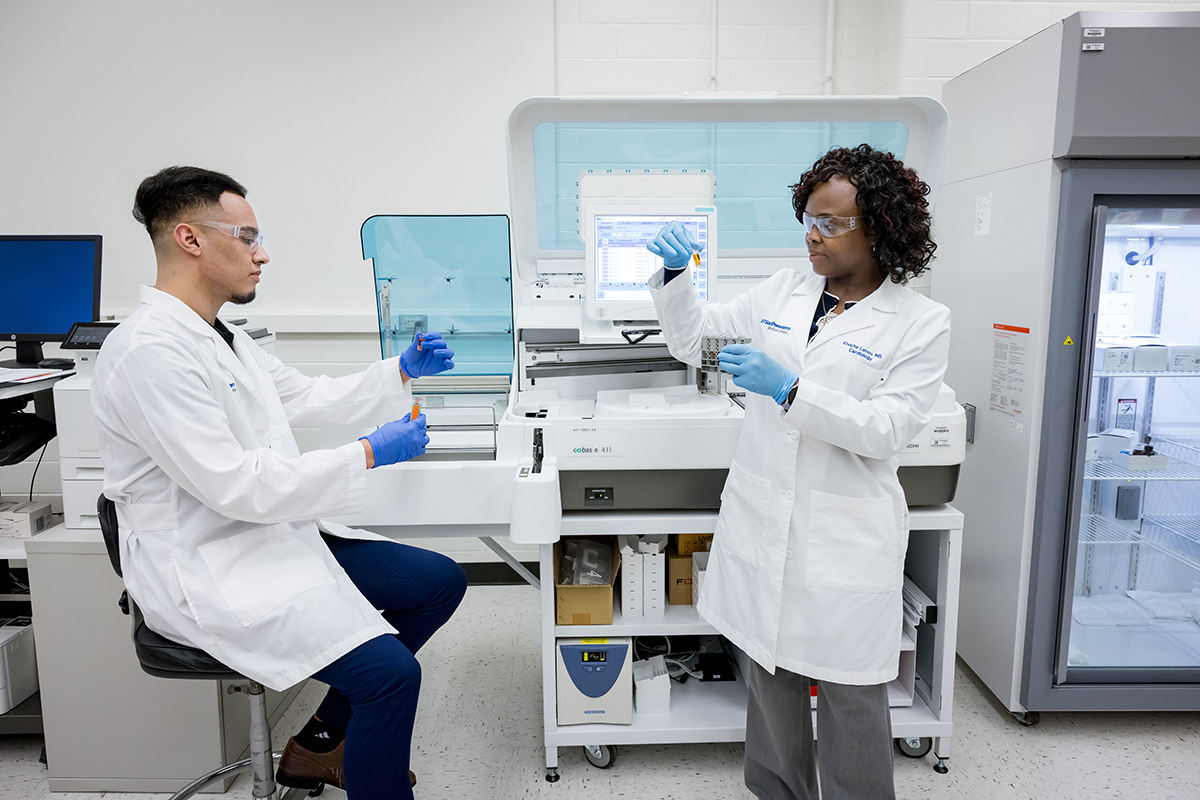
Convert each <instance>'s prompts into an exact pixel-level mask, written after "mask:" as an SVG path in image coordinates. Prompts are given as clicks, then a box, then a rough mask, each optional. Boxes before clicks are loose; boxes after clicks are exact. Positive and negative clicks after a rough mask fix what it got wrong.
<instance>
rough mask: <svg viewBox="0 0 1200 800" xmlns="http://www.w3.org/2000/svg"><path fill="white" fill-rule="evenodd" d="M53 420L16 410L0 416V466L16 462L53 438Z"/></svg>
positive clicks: (22, 459)
mask: <svg viewBox="0 0 1200 800" xmlns="http://www.w3.org/2000/svg"><path fill="white" fill-rule="evenodd" d="M54 434H55V429H54V423H53V422H47V421H46V420H44V419H42V418H41V417H39V416H37V415H36V414H26V413H22V412H17V413H13V414H6V415H3V416H0V467H3V466H7V465H9V464H18V463H20V462H22V461H24V460H25V459H26V458H28V457H29V456H30V454H32V453H33V452H34V451H35V450H37V449H38V448H39V447H41V446H42V445H44V444H46V443H47V442H49V441H50V440H51V439H53V438H54Z"/></svg>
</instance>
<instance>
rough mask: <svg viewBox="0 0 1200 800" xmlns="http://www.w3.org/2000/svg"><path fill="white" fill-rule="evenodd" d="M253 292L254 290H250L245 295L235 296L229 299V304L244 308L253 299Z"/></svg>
mask: <svg viewBox="0 0 1200 800" xmlns="http://www.w3.org/2000/svg"><path fill="white" fill-rule="evenodd" d="M254 292H255V290H254V289H251V290H250V291H249V292H248V293H246V294H236V295H234V296H233V297H231V298H229V302H231V303H233V304H234V305H235V306H244V305H246V304H247V303H249V302H250V301H251V300H253V299H254Z"/></svg>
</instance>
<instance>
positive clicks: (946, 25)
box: [0, 0, 1200, 560]
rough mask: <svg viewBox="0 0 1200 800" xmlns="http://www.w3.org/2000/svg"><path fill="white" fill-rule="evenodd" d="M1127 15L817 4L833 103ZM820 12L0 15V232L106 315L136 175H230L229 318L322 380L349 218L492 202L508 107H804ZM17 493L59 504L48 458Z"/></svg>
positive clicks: (644, 0) (350, 287)
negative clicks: (55, 243)
mask: <svg viewBox="0 0 1200 800" xmlns="http://www.w3.org/2000/svg"><path fill="white" fill-rule="evenodd" d="M714 3H715V6H714ZM714 9H715V15H716V27H715V33H716V36H715V41H716V50H715V58H714V51H713V47H712V44H713V39H714V37H713V33H714V28H713V24H712V20H713V16H714ZM1131 9H1133V10H1151V9H1154V10H1161V9H1166V10H1181V11H1182V10H1200V2H1169V1H1168V2H1161V1H1160V2H1150V0H1141V1H1139V2H1077V3H1065V2H1038V1H1037V0H1005V1H1003V2H982V1H981V2H966V1H965V0H837V2H836V14H835V23H834V53H833V55H834V59H833V71H832V74H833V80H832V84H831V90H832V92H833V93H835V94H926V95H930V96H933V97H938V96H939V95H940V91H941V85H942V84H943V83H944V82H945V81H946V80H948V79H950V78H952V77H954V76H955V75H957V74H959V73H961V72H963V71H965V70H967V69H969V68H970V67H972V66H974V65H976V64H978V63H980V62H982V61H984V60H986V59H987V58H989V57H991V56H992V55H994V54H995V53H998V52H1000V51H1001V50H1003V49H1005V48H1007V47H1009V46H1010V45H1012V44H1014V43H1016V42H1018V41H1020V40H1021V39H1023V38H1026V37H1027V36H1029V35H1031V34H1033V33H1036V32H1037V31H1039V30H1041V29H1043V28H1046V27H1048V26H1049V25H1052V24H1054V22H1056V21H1057V20H1059V19H1062V18H1063V17H1066V16H1068V15H1070V14H1072V13H1074V12H1076V11H1080V10H1114V11H1119V10H1131ZM826 20H827V3H826V2H825V0H504V1H503V2H495V0H443V2H432V1H431V0H345V2H342V3H337V4H334V3H317V2H301V1H300V0H256V2H240V1H239V0H205V1H204V2H190V3H188V2H182V1H181V0H112V1H111V2H107V3H97V2H89V0H0V233H63V232H72V233H79V232H99V233H102V234H103V235H104V237H105V242H104V246H105V253H104V256H105V257H104V270H105V277H104V285H103V310H104V311H105V312H106V313H117V314H122V313H125V312H127V311H128V310H129V309H130V308H132V306H133V305H134V304H135V303H136V291H137V290H136V287H137V285H138V284H139V283H143V282H148V281H150V280H152V276H153V255H152V252H151V249H150V245H149V241H148V239H147V237H146V235H145V232H144V231H142V230H141V229H140V228H138V226H137V225H136V223H134V221H133V220H132V218H131V217H130V215H129V208H130V205H131V202H132V196H133V191H134V189H135V188H136V186H137V183H138V182H139V181H140V180H141V179H142V178H143V177H145V176H146V175H149V174H150V173H152V172H153V171H155V170H157V169H159V168H161V167H163V166H167V165H168V164H175V163H194V164H200V165H203V166H209V167H212V168H215V169H221V170H225V171H228V172H229V173H231V174H232V175H233V176H234V177H235V178H237V179H238V180H240V181H241V182H242V183H244V184H245V185H246V186H247V187H248V189H249V192H250V194H249V199H250V201H251V203H252V204H253V205H254V207H255V209H256V212H257V214H258V218H259V221H260V223H261V224H262V227H263V230H264V231H265V233H266V235H267V237H268V239H267V243H268V250H269V252H270V255H271V257H272V263H271V264H270V265H269V266H268V268H267V271H266V273H265V276H264V277H265V279H264V281H263V283H262V285H261V286H260V289H259V299H258V300H256V301H255V303H254V304H253V305H252V306H250V307H247V308H245V309H242V310H240V311H239V313H244V314H245V315H247V316H250V317H251V318H252V320H253V321H255V322H259V323H265V324H268V325H270V326H271V327H272V328H273V329H274V330H276V331H277V332H278V333H279V343H278V345H277V353H278V354H279V355H280V356H281V357H282V358H284V359H285V360H288V361H290V363H293V364H295V365H296V366H297V367H298V368H300V369H302V370H305V371H307V372H310V373H317V372H328V373H345V372H348V371H351V370H354V369H356V368H357V367H358V366H360V365H361V364H364V363H366V362H367V361H369V360H371V359H373V358H375V357H377V355H378V352H379V347H378V339H377V337H376V336H375V335H374V334H373V333H372V331H373V330H374V327H373V326H374V311H373V309H374V299H373V295H372V285H371V273H370V265H369V264H368V263H367V262H364V261H362V258H361V249H360V245H359V238H358V234H359V228H360V226H361V224H362V222H363V221H364V220H365V219H366V218H367V217H369V216H371V215H373V214H396V213H503V212H506V211H507V210H508V187H507V177H506V173H507V165H506V160H505V138H504V137H505V133H504V131H505V122H506V119H507V116H508V113H509V111H510V110H511V108H512V107H513V106H514V105H515V104H516V103H517V102H518V101H519V100H520V99H522V98H524V97H527V96H531V95H546V94H555V93H558V94H579V93H631V94H656V93H671V94H674V93H679V92H684V91H692V92H704V91H712V90H714V89H715V90H718V91H726V92H755V91H773V92H778V93H780V94H821V93H823V92H824V88H825V85H824V76H825V68H824V65H825V42H826ZM0 289H2V287H0ZM35 461H36V456H35V457H34V458H33V459H31V460H30V461H27V462H26V463H25V464H21V465H17V466H13V467H3V468H0V492H3V493H4V494H8V495H13V494H17V493H24V492H27V491H28V489H29V485H30V479H31V477H32V476H33V474H34V463H35ZM34 491H35V493H36V494H45V495H55V494H58V492H59V484H58V463H57V454H56V449H55V446H54V444H53V443H52V444H51V445H50V447H49V448H48V449H47V452H46V456H45V459H44V461H43V464H42V466H41V467H40V469H39V470H38V472H37V477H36V482H35V485H34ZM442 546H443V547H444V548H446V549H449V548H451V547H453V548H456V549H457V552H456V553H455V554H456V556H458V557H459V558H462V559H477V560H490V559H491V558H492V557H491V555H490V553H488V552H487V551H485V550H483V549H482V546H476V545H472V544H470V543H469V542H456V543H454V544H452V545H451V544H446V545H442ZM522 557H526V554H523V556H522Z"/></svg>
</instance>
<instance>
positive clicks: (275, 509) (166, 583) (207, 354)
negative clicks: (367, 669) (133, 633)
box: [92, 286, 411, 690]
mask: <svg viewBox="0 0 1200 800" xmlns="http://www.w3.org/2000/svg"><path fill="white" fill-rule="evenodd" d="M141 300H142V302H141V305H139V306H138V308H137V309H136V310H135V311H134V312H133V313H132V314H131V315H130V316H129V318H128V319H127V320H125V321H124V322H122V323H121V324H120V325H118V326H117V327H116V329H114V330H113V332H112V333H111V334H109V336H108V338H107V339H106V340H105V342H104V346H103V348H102V349H101V351H100V355H99V357H98V359H97V362H96V371H95V375H94V377H93V379H92V407H93V410H94V411H95V414H96V419H97V421H98V422H99V427H100V455H101V459H102V461H103V462H104V478H105V483H104V493H105V494H106V495H108V496H109V497H110V498H112V499H113V500H114V501H115V502H116V509H117V517H118V519H119V520H120V526H121V565H122V569H123V572H124V577H125V585H126V587H127V588H128V590H129V594H130V596H131V597H132V598H133V600H134V602H136V603H137V605H138V607H139V608H140V609H141V610H142V613H143V614H144V615H145V618H146V622H147V623H148V624H149V626H150V627H151V628H152V629H153V630H155V631H157V632H158V633H161V634H162V635H164V636H166V637H168V638H170V639H174V640H177V641H180V642H183V643H186V644H191V645H193V646H195V647H199V648H201V649H203V650H205V651H207V652H208V653H209V654H211V655H212V656H214V657H215V658H217V659H219V660H220V661H222V662H223V663H224V664H225V665H226V666H228V667H230V668H232V669H234V670H237V671H238V672H241V673H243V674H244V675H246V676H248V677H250V678H253V679H255V680H257V681H259V682H261V683H263V684H264V685H266V686H269V687H271V688H272V689H276V690H282V689H285V688H287V687H288V686H291V685H292V684H295V683H296V682H298V681H300V680H302V679H304V678H306V677H308V676H310V675H312V674H313V673H314V672H316V671H317V670H319V669H321V668H322V667H325V666H327V665H328V664H330V663H332V662H333V661H335V660H336V659H337V658H339V657H341V656H342V655H345V654H346V653H348V652H350V651H351V650H353V649H354V648H355V647H357V646H358V645H360V644H362V643H364V642H366V641H368V640H369V639H372V638H374V637H376V636H379V635H381V634H386V633H394V632H395V630H394V629H393V628H392V627H391V626H390V625H388V624H387V623H386V622H385V621H384V620H383V618H382V617H381V616H380V614H379V613H378V612H377V611H376V610H375V609H374V608H372V606H371V604H370V603H369V602H367V600H366V599H365V598H364V597H363V596H362V594H361V593H360V592H359V591H358V590H357V589H356V588H355V587H354V585H353V584H352V583H351V582H350V579H349V578H348V577H347V575H346V573H345V572H344V571H343V570H342V568H341V567H340V566H339V565H338V563H337V561H335V560H334V558H333V556H332V555H331V554H330V552H329V549H328V548H327V547H326V546H325V544H324V543H323V542H322V541H321V535H320V531H321V530H324V531H326V532H330V533H333V534H335V535H338V536H345V537H350V538H364V539H372V538H373V539H381V538H382V537H378V536H376V535H375V534H371V533H367V532H364V531H355V530H352V529H350V528H346V527H344V526H340V525H332V524H328V523H321V524H320V527H318V521H317V520H318V518H319V517H321V516H323V515H334V514H346V513H352V512H354V511H356V510H357V509H359V508H360V506H361V505H362V503H363V500H364V497H365V495H366V474H367V470H366V459H365V454H364V451H363V446H362V444H361V443H360V442H357V441H351V442H348V443H347V444H345V445H343V446H342V447H338V448H336V449H333V450H320V451H314V452H310V453H304V454H301V453H300V451H299V449H298V448H297V447H296V442H295V440H294V439H293V437H292V432H291V428H290V424H292V423H294V424H296V425H302V426H312V425H321V424H325V423H337V424H340V425H347V424H350V425H353V424H361V425H364V426H367V425H380V424H383V423H385V422H388V421H391V420H394V419H399V418H400V417H402V416H403V415H404V413H405V411H407V409H408V408H409V405H410V403H411V395H410V393H409V390H408V388H407V386H406V385H405V384H404V382H403V381H402V380H401V377H400V370H399V366H398V363H397V359H389V360H387V361H381V362H377V363H375V364H372V365H371V366H370V367H368V368H367V369H366V370H365V371H364V372H361V373H359V374H357V375H352V376H349V377H344V378H325V377H322V378H309V377H306V376H305V375H303V374H301V373H300V372H298V371H296V370H294V369H291V368H290V367H287V366H286V365H284V364H283V363H282V362H281V361H280V360H279V359H277V358H275V357H274V356H271V355H269V354H267V353H265V352H264V351H263V350H262V349H261V348H260V347H258V346H257V345H255V344H254V342H253V340H251V339H250V337H249V336H247V335H246V334H245V333H243V332H242V331H240V330H234V331H233V334H234V347H233V349H231V348H230V347H229V345H228V344H226V342H225V341H224V340H223V339H222V338H221V336H220V334H218V333H217V331H216V330H215V329H214V328H213V327H212V326H211V325H209V324H208V323H206V322H205V321H204V320H203V319H201V317H200V316H199V315H197V314H196V313H195V312H194V311H192V310H191V309H190V308H189V307H188V306H186V305H185V304H184V303H183V302H182V301H180V300H179V299H177V298H175V297H174V296H172V295H169V294H166V293H164V292H160V291H158V290H156V289H154V288H152V287H148V286H146V287H142V290H141Z"/></svg>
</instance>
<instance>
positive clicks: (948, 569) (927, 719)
mask: <svg viewBox="0 0 1200 800" xmlns="http://www.w3.org/2000/svg"><path fill="white" fill-rule="evenodd" d="M910 516H911V533H910V536H909V550H908V558H907V560H906V562H905V574H906V576H907V577H908V579H909V580H910V581H911V582H912V583H913V584H915V585H916V586H917V587H918V588H919V589H920V590H921V592H922V593H924V594H925V595H926V596H927V597H928V599H930V600H932V601H933V603H934V606H933V607H932V608H933V610H931V612H930V614H929V616H930V617H931V621H928V622H922V623H921V624H920V625H919V626H918V627H917V635H916V638H915V640H914V639H913V638H911V637H906V640H905V642H904V644H903V646H902V650H901V654H900V678H899V679H898V680H897V681H895V682H894V683H893V684H892V685H891V686H889V698H890V700H891V704H892V733H893V735H894V736H895V737H897V738H898V739H908V740H914V739H929V740H931V741H930V742H929V743H928V744H930V745H931V747H932V750H933V753H934V755H935V756H936V757H937V758H938V763H937V766H936V767H935V769H938V771H939V772H945V771H946V767H945V764H944V760H945V759H947V758H949V756H950V742H949V738H950V735H951V732H952V729H953V725H952V721H951V714H952V711H953V708H954V648H955V637H956V634H957V627H958V587H959V568H960V560H959V559H960V555H959V553H960V549H961V543H962V525H963V516H962V514H961V513H960V512H958V511H957V510H956V509H954V508H953V507H951V506H948V505H942V506H927V507H921V508H913V509H910ZM715 526H716V514H712V513H668V512H661V513H654V512H650V513H644V514H632V513H613V514H602V513H568V514H564V515H563V522H562V535H563V536H564V537H571V536H608V535H613V534H617V533H637V534H649V533H668V534H670V533H711V532H712V531H713V529H714V528H715ZM553 551H554V546H553V545H548V544H547V545H542V546H541V559H540V566H541V575H542V597H541V601H542V606H541V610H542V615H541V617H542V641H541V644H542V703H543V706H542V710H543V723H544V731H545V747H546V780H548V781H555V780H557V779H558V748H560V747H570V746H584V747H587V748H591V749H592V750H593V755H592V756H589V759H590V760H592V761H593V763H603V760H602V759H603V757H604V756H603V755H602V754H601V753H600V751H597V750H596V748H597V747H600V748H602V749H603V748H612V747H614V746H616V745H625V744H675V743H687V742H741V741H745V738H746V700H747V691H746V685H745V683H744V681H743V680H742V677H741V675H740V670H739V675H738V679H737V680H736V681H729V682H708V683H704V682H700V681H696V680H689V681H687V682H686V683H683V684H679V683H673V684H672V686H671V710H670V711H669V712H666V713H661V714H642V715H639V714H638V713H637V712H636V711H635V712H634V715H633V724H632V725H606V724H587V725H559V724H558V719H557V691H556V671H555V642H556V640H558V639H563V638H587V637H617V636H621V637H624V636H629V637H634V636H648V635H697V634H698V635H704V634H715V633H716V630H715V629H713V628H712V626H710V625H709V624H708V623H706V622H704V621H703V620H701V619H700V618H699V617H698V616H697V614H696V611H695V609H694V607H693V606H668V607H667V611H666V614H665V615H664V616H662V617H632V618H623V617H622V616H621V613H620V603H619V601H618V599H616V598H614V609H613V621H612V624H611V625H558V624H556V623H555V598H554V584H553V575H554V564H553ZM597 756H598V757H599V758H600V759H601V760H600V761H597V760H596V757H597Z"/></svg>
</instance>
